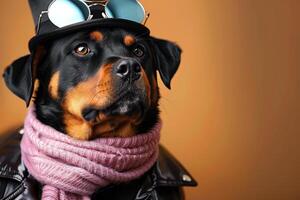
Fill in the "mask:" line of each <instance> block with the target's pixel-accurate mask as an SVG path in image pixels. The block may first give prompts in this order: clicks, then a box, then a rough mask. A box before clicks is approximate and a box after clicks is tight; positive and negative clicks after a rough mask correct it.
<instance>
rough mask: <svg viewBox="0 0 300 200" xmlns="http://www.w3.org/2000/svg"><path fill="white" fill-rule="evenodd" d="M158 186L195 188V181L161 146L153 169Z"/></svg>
mask: <svg viewBox="0 0 300 200" xmlns="http://www.w3.org/2000/svg"><path fill="white" fill-rule="evenodd" d="M154 170H155V172H156V174H157V184H158V185H159V186H175V187H178V186H197V182H196V180H195V179H194V178H193V177H192V175H191V174H190V173H189V172H188V171H187V170H186V168H185V167H184V166H183V165H182V164H181V163H180V162H179V161H178V160H177V159H176V158H175V157H174V156H173V155H172V154H171V153H170V152H169V151H168V150H167V149H166V148H165V147H163V146H162V145H160V147H159V158H158V161H157V163H156V166H155V167H154Z"/></svg>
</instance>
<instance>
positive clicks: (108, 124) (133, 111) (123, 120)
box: [82, 91, 149, 137]
mask: <svg viewBox="0 0 300 200" xmlns="http://www.w3.org/2000/svg"><path fill="white" fill-rule="evenodd" d="M116 99H117V100H116V101H114V102H111V103H110V104H109V105H108V106H106V107H105V108H93V107H90V108H87V109H85V110H84V111H83V112H82V115H83V117H84V119H85V120H86V121H89V122H90V123H92V124H93V136H94V137H111V136H121V137H129V136H133V135H135V134H137V133H136V131H135V127H137V126H138V125H139V124H140V123H141V122H142V121H143V119H144V117H145V113H146V111H147V110H148V109H149V103H148V102H147V98H146V97H145V95H143V93H138V92H132V91H128V92H126V93H125V94H123V95H122V96H119V97H118V98H116Z"/></svg>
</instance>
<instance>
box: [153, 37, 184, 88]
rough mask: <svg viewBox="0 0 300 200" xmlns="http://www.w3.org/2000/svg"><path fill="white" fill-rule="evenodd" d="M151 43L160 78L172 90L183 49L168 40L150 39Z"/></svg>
mask: <svg viewBox="0 0 300 200" xmlns="http://www.w3.org/2000/svg"><path fill="white" fill-rule="evenodd" d="M150 41H151V44H152V48H153V54H154V56H155V64H156V67H157V69H158V71H159V74H160V77H161V79H162V81H163V83H164V84H165V86H166V87H167V88H169V89H171V80H172V78H173V76H174V74H175V73H176V71H177V69H178V67H179V64H180V60H181V49H180V47H179V46H178V45H176V44H175V43H173V42H170V41H167V40H162V39H158V38H154V37H150Z"/></svg>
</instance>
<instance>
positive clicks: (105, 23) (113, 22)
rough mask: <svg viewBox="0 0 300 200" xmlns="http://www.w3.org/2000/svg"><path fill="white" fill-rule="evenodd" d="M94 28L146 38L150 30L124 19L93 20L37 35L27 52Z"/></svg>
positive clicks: (31, 40)
mask: <svg viewBox="0 0 300 200" xmlns="http://www.w3.org/2000/svg"><path fill="white" fill-rule="evenodd" d="M96 27H103V28H113V27H119V28H124V29H126V30H129V31H132V32H134V34H136V35H145V36H147V35H149V34H150V30H149V29H148V28H147V27H146V26H144V25H142V24H140V23H137V22H133V21H129V20H126V19H113V18H106V19H95V20H90V21H84V22H80V23H76V24H72V25H69V26H65V27H62V28H57V29H56V30H54V31H51V32H49V33H43V34H40V35H37V36H35V37H33V38H31V39H30V41H29V50H30V52H34V50H35V49H36V47H37V46H38V45H39V44H40V43H43V42H46V41H51V40H53V39H56V38H59V37H63V36H65V35H67V34H70V33H72V32H74V31H79V30H82V29H88V28H96Z"/></svg>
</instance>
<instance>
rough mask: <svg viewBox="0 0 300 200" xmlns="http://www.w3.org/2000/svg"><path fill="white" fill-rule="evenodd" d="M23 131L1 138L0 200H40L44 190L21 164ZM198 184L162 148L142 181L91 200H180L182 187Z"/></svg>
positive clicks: (112, 188)
mask: <svg viewBox="0 0 300 200" xmlns="http://www.w3.org/2000/svg"><path fill="white" fill-rule="evenodd" d="M19 132H20V131H14V132H12V133H10V134H6V135H5V136H2V137H0V200H4V199H5V200H10V199H18V200H19V199H20V200H21V199H22V200H32V199H40V198H41V189H42V186H41V184H40V183H39V182H37V180H35V179H34V178H33V177H32V176H31V175H30V174H28V172H27V170H26V168H25V166H24V165H23V164H22V162H21V153H20V147H19V143H20V140H21V138H22V134H20V133H19ZM196 185H197V183H196V181H195V180H194V179H193V178H192V177H191V175H190V174H189V173H188V172H187V171H186V170H185V169H184V167H183V166H182V165H181V164H180V163H179V162H178V161H177V160H176V159H175V158H174V157H173V156H172V155H171V154H170V153H169V152H168V151H167V150H166V149H165V148H163V147H160V156H159V159H158V161H157V162H156V164H155V165H154V166H153V167H152V169H151V170H149V171H148V172H147V173H146V174H145V175H144V176H142V177H141V178H139V179H137V180H134V181H131V182H129V183H126V184H119V185H111V186H108V187H105V188H101V189H99V190H97V191H96V192H95V193H94V194H93V195H92V197H91V199H101V200H106V199H109V200H113V199H122V200H134V199H135V200H179V199H184V194H183V190H182V186H196Z"/></svg>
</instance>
